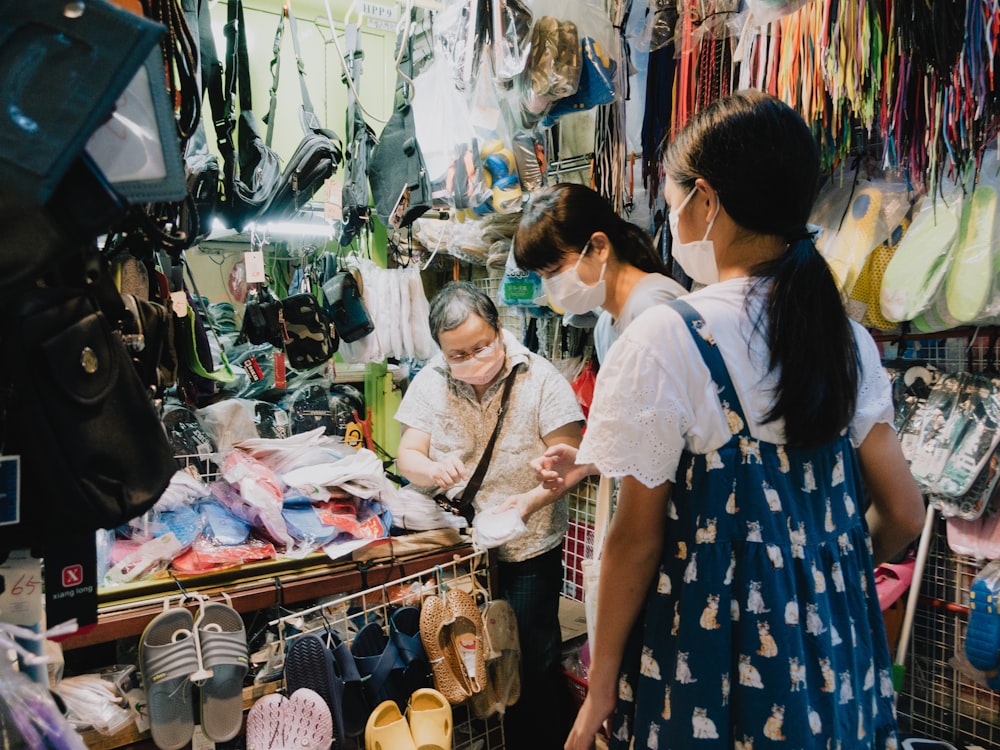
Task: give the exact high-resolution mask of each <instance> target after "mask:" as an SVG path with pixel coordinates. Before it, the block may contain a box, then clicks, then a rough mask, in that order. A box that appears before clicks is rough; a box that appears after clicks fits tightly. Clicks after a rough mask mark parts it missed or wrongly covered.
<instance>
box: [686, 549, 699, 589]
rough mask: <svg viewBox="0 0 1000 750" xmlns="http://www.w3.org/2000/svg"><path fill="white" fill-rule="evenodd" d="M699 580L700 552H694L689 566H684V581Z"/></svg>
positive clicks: (692, 581)
mask: <svg viewBox="0 0 1000 750" xmlns="http://www.w3.org/2000/svg"><path fill="white" fill-rule="evenodd" d="M697 580H698V553H697V552H692V553H691V559H690V560H688V564H687V567H686V568H684V583H694V582H695V581H697Z"/></svg>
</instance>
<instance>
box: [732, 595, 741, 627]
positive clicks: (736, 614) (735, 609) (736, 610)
mask: <svg viewBox="0 0 1000 750" xmlns="http://www.w3.org/2000/svg"><path fill="white" fill-rule="evenodd" d="M729 619H730V620H732V621H733V622H739V621H740V603H739V601H738V600H737V599H736V597H733V598H732V599H730V600H729Z"/></svg>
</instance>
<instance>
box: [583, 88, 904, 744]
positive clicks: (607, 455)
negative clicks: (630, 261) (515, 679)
mask: <svg viewBox="0 0 1000 750" xmlns="http://www.w3.org/2000/svg"><path fill="white" fill-rule="evenodd" d="M664 168H665V173H666V180H665V195H666V199H667V202H668V204H669V205H670V207H671V211H670V226H671V234H672V236H673V254H674V257H675V258H676V259H677V260H678V262H679V263H680V264H681V265H682V267H683V268H684V270H685V272H686V273H687V274H688V275H689V276H691V277H692V278H693V279H694V280H695V281H696V282H698V283H700V284H703V285H705V286H704V288H700V289H698V290H697V291H695V292H693V293H692V294H690V295H688V296H687V297H686V298H685V300H684V301H680V300H678V301H674V302H672V303H670V304H669V305H668V306H661V307H659V308H657V309H653V310H649V311H647V312H645V313H644V314H643V315H641V316H640V317H639V318H637V319H636V320H635V321H634V322H633V323H632V325H631V326H630V327H629V329H628V330H627V331H626V332H625V333H624V334H623V336H622V338H621V339H620V340H619V341H618V342H617V343H616V344H615V345H614V347H613V348H612V351H611V356H609V357H608V364H607V365H606V366H605V367H604V368H602V370H601V372H600V374H599V375H598V381H597V388H596V392H595V396H594V402H593V405H592V407H591V412H590V420H589V422H588V427H587V433H586V435H585V438H584V441H583V444H582V445H581V448H580V451H579V454H578V456H577V462H578V463H593V464H594V465H596V467H597V468H598V469H599V470H600V471H601V472H602V473H603V474H605V475H609V476H616V477H621V478H622V479H621V490H620V494H619V499H618V505H617V508H616V511H615V514H614V517H613V519H612V522H611V526H610V528H609V531H608V536H607V541H606V543H605V548H604V554H603V558H602V564H601V582H600V590H599V594H598V608H599V610H598V616H597V623H596V633H595V637H594V643H593V644H592V667H591V671H590V689H589V693H588V696H587V699H586V700H585V702H584V704H583V706H582V707H581V709H580V713H579V715H578V717H577V721H576V724H575V725H574V727H573V730H572V732H571V734H570V736H569V738H568V740H567V742H566V748H567V749H568V750H578V749H581V748H590V747H592V746H593V742H594V735H595V733H596V732H597V731H598V730H599V728H600V727H601V725H602V724H603V723H604V722H605V721H606V720H608V719H610V723H609V728H610V731H611V735H612V738H611V745H612V747H616V748H626V747H629V746H630V743H634V745H633V746H634V747H635V748H636V750H638V749H639V748H653V749H654V750H668V749H670V748H673V749H675V750H680V749H682V748H684V749H686V748H713V749H714V748H719V749H721V748H727V749H728V748H738V749H739V750H749V749H750V748H754V749H755V750H760V748H768V747H773V748H788V750H796V749H798V748H828V747H829V748H839V749H840V750H848V749H849V748H879V750H882V749H883V748H894V747H897V746H898V745H897V739H896V723H895V718H894V715H893V699H894V695H893V687H892V680H891V674H890V669H891V664H890V659H889V652H888V647H887V644H886V638H885V631H884V628H883V624H882V619H881V612H880V611H879V607H878V602H877V598H876V592H875V584H874V574H873V562H877V561H881V560H884V559H887V558H889V557H891V556H893V555H895V554H897V553H898V552H900V551H901V550H902V549H903V548H904V547H905V546H906V545H907V544H909V543H910V542H911V541H912V540H913V539H914V538H915V537H916V536H917V535H918V534H919V532H920V528H921V524H922V521H923V516H924V509H923V503H922V500H921V497H920V493H919V490H918V489H917V486H916V484H915V483H914V482H913V479H912V477H911V476H910V473H909V470H908V467H907V465H906V462H905V460H904V459H903V456H902V451H901V450H900V448H899V444H898V442H897V440H896V436H895V433H894V432H893V429H892V416H893V414H892V403H891V398H890V391H889V384H888V381H887V379H886V377H885V374H884V371H883V369H882V367H881V363H880V361H879V353H878V350H877V348H876V346H875V344H874V342H873V341H872V339H871V337H870V336H869V335H868V334H867V333H866V332H865V331H864V329H863V328H861V327H860V326H858V325H857V324H855V323H853V322H852V321H850V320H849V319H848V318H847V316H846V314H845V312H844V308H843V304H842V302H841V297H840V292H839V290H838V288H837V286H836V283H835V281H834V279H833V277H832V275H831V274H830V272H829V269H828V268H827V266H826V263H825V261H824V260H823V258H822V257H821V256H820V255H819V253H818V252H817V250H816V248H815V246H814V245H813V242H812V238H811V236H810V235H809V233H808V232H807V231H806V226H805V224H806V220H807V219H808V216H809V213H810V210H811V207H812V202H813V199H814V195H815V187H816V185H817V181H818V173H819V159H818V152H817V148H816V144H815V142H814V140H813V138H812V135H811V133H810V131H809V129H808V127H807V126H806V125H805V123H804V122H803V121H802V119H801V118H800V117H799V116H798V115H797V114H796V113H795V112H794V111H793V110H792V109H790V108H789V107H787V106H786V105H784V104H782V103H781V102H780V101H778V100H777V99H775V98H773V97H770V96H768V95H765V94H762V93H760V92H740V93H738V94H736V95H734V96H732V97H728V98H726V99H722V100H720V101H718V102H716V103H714V104H712V105H710V106H709V107H707V108H706V109H705V110H703V111H702V112H700V113H699V114H698V115H696V116H695V117H694V118H693V119H692V121H691V123H690V124H689V125H688V126H687V127H686V128H685V129H684V130H682V131H681V132H680V133H679V134H678V135H677V136H676V138H675V139H674V141H673V142H672V143H671V144H670V146H669V147H668V150H667V153H666V155H665V159H664ZM862 480H863V481H864V487H863V486H862ZM866 503H868V505H867V507H866Z"/></svg>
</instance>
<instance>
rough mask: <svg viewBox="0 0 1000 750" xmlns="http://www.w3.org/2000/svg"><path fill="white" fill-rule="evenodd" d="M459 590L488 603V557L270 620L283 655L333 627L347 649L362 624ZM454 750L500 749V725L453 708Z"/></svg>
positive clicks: (454, 563)
mask: <svg viewBox="0 0 1000 750" xmlns="http://www.w3.org/2000/svg"><path fill="white" fill-rule="evenodd" d="M448 588H461V589H462V590H464V591H466V592H467V593H469V594H472V595H474V596H478V597H480V598H481V599H484V600H489V599H490V598H491V596H492V594H491V591H492V583H491V580H490V575H489V555H488V553H487V552H474V553H472V554H469V555H465V556H462V557H456V558H455V559H454V560H453V561H452V562H450V563H448V564H445V565H438V566H435V567H433V568H428V569H427V570H423V571H420V572H418V573H414V574H413V575H409V576H405V577H400V578H398V579H395V580H393V581H392V582H390V583H386V584H384V585H381V586H375V587H372V588H368V589H365V590H363V591H359V592H357V593H353V594H348V595H346V596H342V597H339V598H336V599H331V600H328V601H323V602H319V603H317V604H316V605H315V606H313V607H310V608H307V609H302V610H299V611H297V612H294V613H292V614H288V615H285V616H283V617H280V618H278V619H276V620H273V621H272V622H271V623H270V625H271V626H272V627H275V626H276V627H277V631H278V638H279V642H280V644H281V652H282V653H285V652H286V650H287V646H288V643H290V642H291V641H293V640H294V639H295V638H297V637H299V636H301V635H303V634H305V633H320V632H325V630H326V629H327V628H332V629H334V630H336V631H337V632H338V634H340V636H341V637H342V638H343V639H344V640H345V641H346V642H347V643H348V644H350V643H351V642H352V641H353V639H354V636H355V635H356V634H357V632H358V631H359V630H360V629H361V628H362V627H364V625H366V624H368V623H371V622H377V623H380V624H381V625H383V626H387V625H388V623H389V617H390V615H391V614H392V612H393V611H394V610H395V609H396V608H397V607H400V606H406V605H411V606H419V604H420V602H421V600H422V599H423V597H424V596H430V595H432V594H437V593H438V592H443V591H444V590H446V589H448ZM452 711H453V719H454V723H453V727H454V729H453V747H454V749H455V750H503V748H504V733H503V722H502V721H501V719H500V717H498V716H496V715H494V716H492V717H490V718H489V719H486V720H482V719H478V718H475V717H474V716H473V715H472V713H471V710H470V709H469V707H468V706H467V705H466V704H461V705H458V706H453V707H452Z"/></svg>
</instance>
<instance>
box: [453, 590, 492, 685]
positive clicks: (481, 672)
mask: <svg viewBox="0 0 1000 750" xmlns="http://www.w3.org/2000/svg"><path fill="white" fill-rule="evenodd" d="M445 596H446V599H447V603H448V609H449V610H451V613H452V615H453V616H454V617H455V622H453V623H452V625H451V643H452V648H454V650H455V653H456V654H457V655H458V657H459V660H460V663H461V665H462V669H464V671H465V674H466V675H467V676H468V680H469V685H470V687H471V689H472V692H473V693H478V692H479V691H480V690H482V689H483V687H484V686H485V685H486V643H485V642H484V640H483V616H482V614H481V613H480V612H479V607H477V606H476V601H475V600H474V599H473V598H472V596H471V595H470V594H468V593H466V592H465V591H462V590H461V589H449V590H448V593H447V594H446V595H445Z"/></svg>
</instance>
